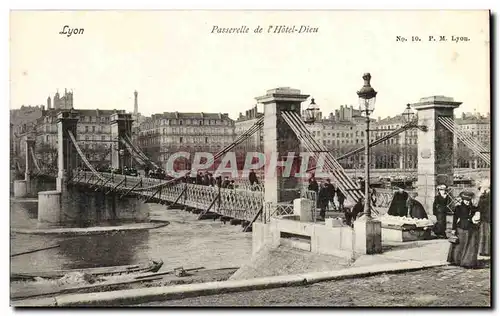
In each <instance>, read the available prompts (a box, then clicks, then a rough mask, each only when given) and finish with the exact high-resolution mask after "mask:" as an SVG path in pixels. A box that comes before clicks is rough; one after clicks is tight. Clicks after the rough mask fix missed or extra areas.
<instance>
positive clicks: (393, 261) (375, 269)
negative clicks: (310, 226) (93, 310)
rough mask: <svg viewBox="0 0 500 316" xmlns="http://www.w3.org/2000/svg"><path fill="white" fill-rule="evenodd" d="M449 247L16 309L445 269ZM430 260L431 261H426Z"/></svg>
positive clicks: (400, 247) (411, 246) (426, 246)
mask: <svg viewBox="0 0 500 316" xmlns="http://www.w3.org/2000/svg"><path fill="white" fill-rule="evenodd" d="M448 248H449V243H448V242H447V241H446V240H432V241H419V242H413V243H400V244H393V245H386V247H385V251H384V253H382V254H379V255H363V256H360V257H358V258H357V259H356V261H355V262H353V263H352V264H351V265H350V266H349V267H340V266H338V267H337V268H336V269H335V270H331V271H323V272H306V273H300V269H299V271H296V270H295V274H286V275H277V276H269V277H257V278H251V279H243V280H230V281H222V282H208V283H198V284H182V285H174V286H152V287H147V288H144V287H142V288H137V289H128V290H120V291H116V290H115V291H109V292H93V293H88V294H69V295H60V296H55V297H53V298H52V299H51V300H25V301H19V302H17V303H16V306H28V305H29V306H130V305H136V304H145V303H148V302H155V301H157V302H163V303H162V304H167V305H168V303H166V301H170V300H178V299H186V298H188V297H199V296H206V295H222V294H223V293H233V292H246V291H254V290H263V289H270V288H278V287H290V286H309V285H310V284H315V283H318V282H329V281H333V280H343V279H346V278H351V279H352V278H354V279H358V278H364V277H369V276H373V275H378V274H384V273H390V274H392V273H407V272H408V271H418V270H422V269H428V268H434V267H441V266H447V265H448V263H447V262H446V260H445V258H446V255H447V250H448ZM429 257H431V258H432V260H429V259H428V258H429ZM483 259H484V258H483ZM262 264H265V263H262ZM297 273H298V274H297ZM302 291H303V290H302ZM47 304H48V305H47Z"/></svg>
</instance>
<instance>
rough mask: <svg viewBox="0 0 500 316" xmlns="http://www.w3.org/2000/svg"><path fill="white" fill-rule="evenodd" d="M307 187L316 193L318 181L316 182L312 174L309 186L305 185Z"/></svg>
mask: <svg viewBox="0 0 500 316" xmlns="http://www.w3.org/2000/svg"><path fill="white" fill-rule="evenodd" d="M307 189H308V190H309V191H314V192H316V193H318V189H319V187H318V182H316V178H314V176H312V177H311V178H310V179H309V186H308V187H307Z"/></svg>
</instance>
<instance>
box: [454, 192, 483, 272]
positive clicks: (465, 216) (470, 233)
mask: <svg viewBox="0 0 500 316" xmlns="http://www.w3.org/2000/svg"><path fill="white" fill-rule="evenodd" d="M460 197H461V198H462V202H461V203H460V204H459V205H457V206H456V207H455V210H454V213H453V226H452V234H453V235H455V236H457V237H458V242H456V243H452V244H451V245H450V250H449V251H448V260H447V261H448V262H449V263H450V264H452V265H456V266H461V267H464V268H475V267H476V266H477V255H478V252H479V225H478V224H479V216H478V215H479V213H477V214H476V211H477V210H476V208H475V207H474V205H472V202H471V200H472V198H473V197H474V193H472V192H467V191H464V192H462V193H460Z"/></svg>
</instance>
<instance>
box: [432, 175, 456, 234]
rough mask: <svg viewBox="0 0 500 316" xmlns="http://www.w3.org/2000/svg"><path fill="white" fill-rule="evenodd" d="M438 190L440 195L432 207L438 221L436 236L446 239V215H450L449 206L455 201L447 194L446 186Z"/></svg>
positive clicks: (441, 186)
mask: <svg viewBox="0 0 500 316" xmlns="http://www.w3.org/2000/svg"><path fill="white" fill-rule="evenodd" d="M437 189H438V195H436V197H435V198H434V203H433V205H432V212H433V214H434V215H435V216H436V220H437V222H436V225H434V234H436V236H437V237H438V238H446V214H447V213H448V205H450V203H451V202H453V201H452V199H451V197H450V196H449V195H448V192H446V185H444V184H441V185H439V186H438V187H437Z"/></svg>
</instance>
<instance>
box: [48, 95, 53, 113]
mask: <svg viewBox="0 0 500 316" xmlns="http://www.w3.org/2000/svg"><path fill="white" fill-rule="evenodd" d="M51 103H52V102H51V100H50V95H49V97H48V98H47V110H50V106H51Z"/></svg>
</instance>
